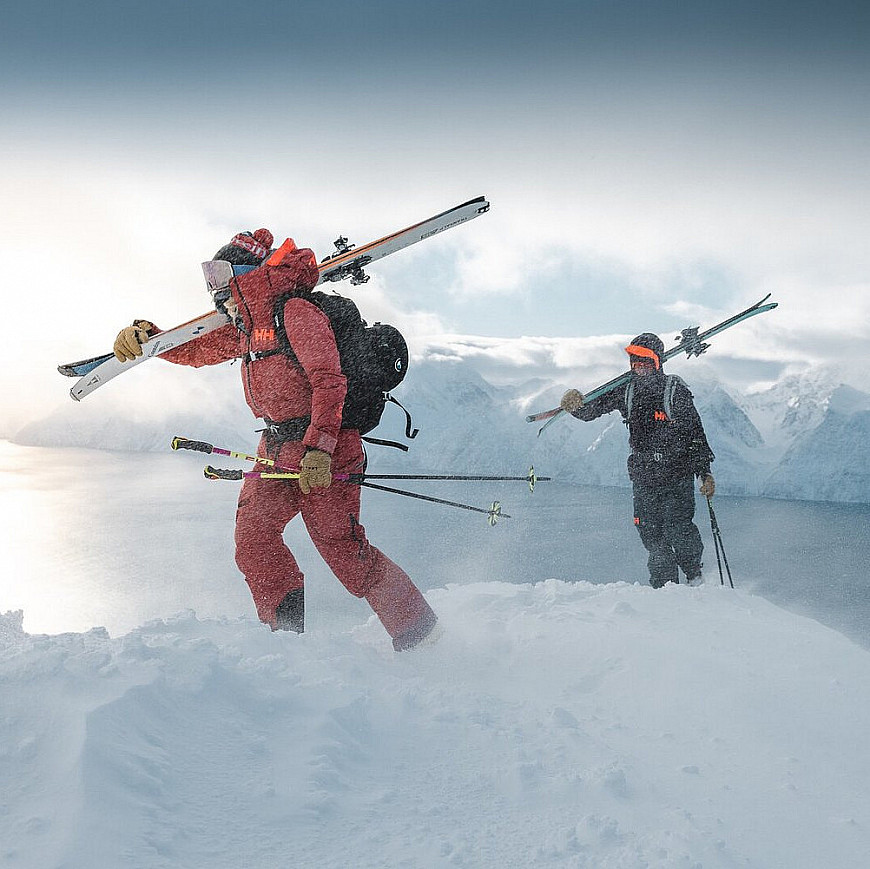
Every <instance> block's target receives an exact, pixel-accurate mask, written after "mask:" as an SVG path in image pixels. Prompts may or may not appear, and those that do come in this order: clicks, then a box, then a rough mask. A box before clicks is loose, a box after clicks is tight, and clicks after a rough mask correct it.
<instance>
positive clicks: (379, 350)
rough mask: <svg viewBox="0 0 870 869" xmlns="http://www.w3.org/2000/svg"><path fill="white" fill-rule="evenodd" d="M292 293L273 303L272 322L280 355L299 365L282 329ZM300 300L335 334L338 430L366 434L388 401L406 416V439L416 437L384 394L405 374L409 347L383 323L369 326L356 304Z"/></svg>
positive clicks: (339, 299)
mask: <svg viewBox="0 0 870 869" xmlns="http://www.w3.org/2000/svg"><path fill="white" fill-rule="evenodd" d="M296 295H297V294H296V293H293V294H288V295H284V296H282V297H280V298H278V299H277V300H276V301H275V314H274V318H275V334H276V336H277V338H278V347H279V351H280V352H282V353H285V354H286V355H287V356H289V357H290V358H291V359H292V360H293V361H294V362H295V363H296V364H297V365H298V364H299V360H298V359H297V358H296V354H295V353H294V352H293V348H292V347H291V346H290V340H289V339H288V337H287V330H286V328H285V326H284V306H285V304H286V302H287V299H288V298H290V297H291V296H296ZM303 298H304V299H305V301H307V302H311V304H312V305H314V306H315V307H317V308H320V310H321V311H323V313H324V314H326V316H327V317H328V318H329V325H330V326H331V327H332V332H333V334H334V335H335V343H336V345H337V347H338V355H339V358H340V359H341V371H342V374H344V376H345V377H346V378H347V396H346V398H345V400H344V410H343V411H342V415H341V427H342V428H355V429H357V430H358V431H359V433H360V434H361V435H365V434H368V433H369V432H370V431H371V430H372V429H373V428H375V426H377V425H378V423H379V422H380V421H381V416H382V415H383V412H384V408H385V407H386V405H387V402H391V403H392V404H396V405H398V406H399V407H400V408H402V410H403V411H404V413H405V419H406V422H405V437H406V438H408V439H412V438H415V437H416V436H417V432H418V429H413V430H412V429H411V415H410V414H409V413H408V411H407V410H405V408H404V407H403V406H402V405H401V404H400V403H399V402H398V401H396V399H395V398H393V397H392V396H391V395H390V394H389V393H390V391H391V390H393V389H395V388H396V387H397V386H398V385H399V384H400V383H401V382H402V381H403V380H404V379H405V373H406V372H407V370H408V345H407V344H406V343H405V339H404V337H403V336H402V333H401V332H400V331H399V330H398V329H396V328H395V326H390V325H388V324H386V323H375V324H374V325H373V326H369V325H368V324H367V323H366V321H365V320H363V318H362V316H361V314H360V312H359V308H357V306H356V304H355V303H354V302H353V301H352V300H351V299H348V298H346V297H345V296H339V295H337V294H335V293H322V292H320V291H315V292H312V293H308V294H306V295H305V296H303ZM365 440H366V441H368V442H369V443H375V444H383V445H386V446H393V447H397V448H398V449H401V450H405V451H407V449H408V447H407V446H405V445H404V444H399V443H395V442H394V441H384V440H379V439H378V438H365Z"/></svg>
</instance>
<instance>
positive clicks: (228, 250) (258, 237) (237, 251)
mask: <svg viewBox="0 0 870 869" xmlns="http://www.w3.org/2000/svg"><path fill="white" fill-rule="evenodd" d="M273 241H274V238H273V236H272V233H271V232H269V230H268V229H257V230H255V231H254V232H240V233H238V234H237V235H235V236H233V239H232V241H231V242H230V243H229V244H225V245H224V246H223V247H222V248H221V249H220V250H219V251H218V252H217V253H216V254H215V255H214V256H213V257H212V259H213V260H224V261H226V262H228V263H232V264H233V265H234V266H258V265H260V263H261V262H263V260H264V259H265V258H266V257H267V256H268V255H269V251H270V249H271V247H272V242H273Z"/></svg>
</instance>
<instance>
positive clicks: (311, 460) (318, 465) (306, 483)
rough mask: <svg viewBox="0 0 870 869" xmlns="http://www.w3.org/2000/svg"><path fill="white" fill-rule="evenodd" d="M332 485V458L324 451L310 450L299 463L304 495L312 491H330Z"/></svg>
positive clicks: (300, 485) (300, 483)
mask: <svg viewBox="0 0 870 869" xmlns="http://www.w3.org/2000/svg"><path fill="white" fill-rule="evenodd" d="M331 483H332V456H330V455H329V453H325V452H323V450H309V451H308V452H307V453H305V455H304V456H302V461H301V462H300V463H299V488H300V489H301V490H302V494H303V495H307V494H308V493H309V492H310V491H311V490H312V489H328V488H329V486H330V484H331Z"/></svg>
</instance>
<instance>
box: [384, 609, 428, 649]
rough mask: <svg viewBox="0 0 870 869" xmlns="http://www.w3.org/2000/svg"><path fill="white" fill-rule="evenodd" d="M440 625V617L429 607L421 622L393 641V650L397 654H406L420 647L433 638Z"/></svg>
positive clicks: (421, 617)
mask: <svg viewBox="0 0 870 869" xmlns="http://www.w3.org/2000/svg"><path fill="white" fill-rule="evenodd" d="M437 624H438V616H436V615H435V613H434V612H432V610H431V609H429V608H428V607H427V608H426V610H425V612H424V613H423V615H422V616H420V620H419V621H418V622H417V623H416V624H415V625H414V626H413V627H411V628H409V629H408V630H407V631H405V633H404V634H400V635H399V636H398V637H395V638H394V639H393V648H394V649H395V650H396V651H397V652H406V651H408V649H413V648H414V647H415V646H419V645H420V644H421V643H422V642H423V641H424V640H427V639H428V638H429V637H430V636H432V632H433V629H434V628H435V625H437Z"/></svg>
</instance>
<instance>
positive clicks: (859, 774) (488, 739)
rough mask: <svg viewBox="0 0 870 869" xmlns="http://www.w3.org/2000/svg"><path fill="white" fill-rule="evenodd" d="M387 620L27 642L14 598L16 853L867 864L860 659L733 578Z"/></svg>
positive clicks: (488, 590) (564, 588)
mask: <svg viewBox="0 0 870 869" xmlns="http://www.w3.org/2000/svg"><path fill="white" fill-rule="evenodd" d="M428 594H429V597H430V599H431V600H432V602H433V604H434V606H435V607H436V609H437V610H438V611H439V613H440V615H441V619H442V622H443V624H444V625H445V627H446V633H445V635H444V636H443V638H442V639H441V641H440V642H439V643H438V644H436V645H434V646H430V647H427V648H423V649H419V650H415V651H414V652H411V653H406V654H404V655H395V654H394V653H393V652H392V650H391V648H390V646H389V641H388V638H387V636H386V634H385V633H384V632H383V630H382V628H381V627H380V626H379V625H378V624H377V623H376V621H375V620H374V619H373V618H372V619H370V620H369V621H367V622H365V623H362V624H357V625H356V626H355V627H353V628H351V629H350V630H326V629H320V630H315V631H313V632H311V633H308V634H305V635H303V636H301V637H297V636H295V635H291V634H283V633H281V634H272V633H270V632H269V631H268V630H267V629H265V628H264V627H262V626H261V625H259V624H257V623H256V622H254V621H252V620H212V621H208V620H198V619H197V618H196V616H195V615H194V614H192V613H185V614H179V615H178V616H175V617H173V618H171V619H167V620H161V621H155V622H151V623H149V624H146V625H145V626H143V627H140V628H138V629H136V630H133V631H131V632H130V633H128V634H126V635H124V636H120V637H117V638H114V639H113V638H110V637H109V636H108V634H107V633H106V632H105V631H103V630H102V629H94V630H92V631H89V632H86V633H81V634H61V635H56V636H46V635H29V634H27V633H25V632H24V631H23V629H22V615H21V613H20V612H19V613H7V615H6V616H5V617H0V696H2V697H3V714H2V716H0V732H2V739H0V747H2V748H0V751H2V755H3V762H2V764H0V785H2V787H0V793H2V794H3V799H2V802H3V811H2V812H0V863H2V864H3V865H4V866H8V867H10V869H13V867H14V869H45V867H65V869H93V867H96V866H124V867H131V869H133V867H143V869H144V867H148V869H155V867H167V869H168V867H173V869H175V867H180V866H184V867H187V869H198V867H202V869H206V867H207V869H221V867H226V869H238V867H239V866H245V867H252V869H253V867H272V866H320V867H346V866H355V867H383V866H400V865H401V866H408V867H427V869H428V867H441V866H443V867H449V866H475V867H490V866H492V867H496V866H498V867H501V866H532V865H535V866H566V867H567V866H571V867H596V869H601V867H699V866H704V867H707V869H709V867H723V869H724V867H733V866H747V867H759V869H762V867H763V869H771V867H789V869H802V867H806V869H818V867H819V866H831V867H847V866H849V867H852V866H859V865H863V864H864V862H865V860H866V855H867V853H868V850H870V805H868V803H867V800H866V782H867V780H868V776H870V758H868V754H867V752H866V747H865V741H866V733H867V730H868V726H870V714H868V704H867V699H866V698H867V697H868V696H870V667H868V653H867V652H866V651H863V650H861V649H860V648H859V647H858V646H856V645H854V644H852V643H851V642H849V641H848V640H846V639H844V638H843V637H842V636H841V635H839V634H837V633H835V632H834V631H831V630H829V629H827V628H823V627H822V626H820V625H819V624H817V623H815V622H813V621H811V620H808V619H804V618H801V617H798V616H795V615H791V614H789V613H786V612H784V611H782V610H780V609H778V608H776V607H775V606H773V605H772V604H769V603H767V602H765V601H764V600H763V599H761V598H757V597H753V596H751V595H749V594H746V593H744V592H741V591H740V590H738V591H732V590H731V589H727V588H721V587H719V586H718V585H716V586H712V585H710V586H707V587H704V588H700V589H688V588H685V587H676V586H675V587H669V588H667V589H664V590H662V591H658V592H655V591H653V590H651V589H649V588H645V587H641V586H637V585H628V584H625V583H616V584H611V585H590V584H588V583H585V582H578V583H566V582H562V581H557V580H549V581H546V582H542V583H538V584H535V585H507V584H503V583H498V582H481V583H476V584H471V585H467V586H462V587H459V586H449V587H447V588H441V589H435V590H432V591H430V592H429V593H428Z"/></svg>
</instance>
